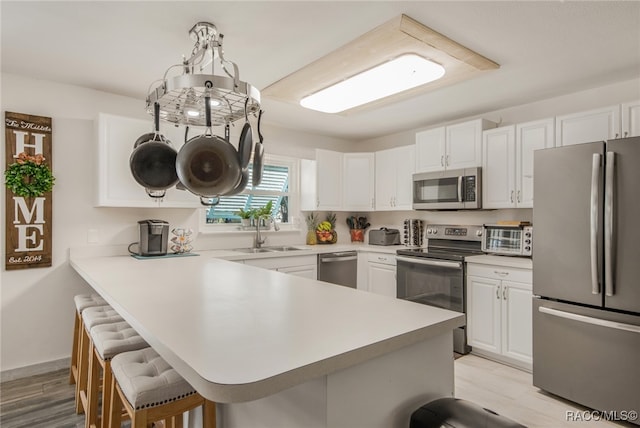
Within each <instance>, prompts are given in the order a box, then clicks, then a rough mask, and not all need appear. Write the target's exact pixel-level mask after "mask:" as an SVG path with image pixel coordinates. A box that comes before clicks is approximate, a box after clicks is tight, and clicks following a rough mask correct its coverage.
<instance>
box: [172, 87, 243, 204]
mask: <svg viewBox="0 0 640 428" xmlns="http://www.w3.org/2000/svg"><path fill="white" fill-rule="evenodd" d="M209 103H210V98H209V97H208V96H207V97H205V114H206V118H205V119H206V125H207V129H206V131H205V133H204V134H203V135H199V136H197V137H193V138H191V139H190V140H189V141H187V142H186V143H185V144H184V145H183V146H182V148H180V151H179V152H178V156H177V158H176V164H175V165H176V172H177V173H178V178H179V179H180V182H181V183H182V184H183V185H184V186H185V187H186V188H187V189H188V190H189V191H190V192H191V193H194V194H196V195H198V196H200V202H201V203H202V204H203V205H212V203H211V202H209V201H208V200H209V199H210V198H217V197H218V196H220V195H226V194H227V193H228V192H230V191H231V190H233V188H234V187H235V186H236V184H237V183H238V180H239V177H240V174H241V172H242V171H241V168H240V162H239V161H238V152H237V151H236V149H235V147H233V145H232V144H231V143H229V142H228V141H226V140H224V139H223V138H220V137H218V136H216V135H213V134H212V132H211V105H210V104H209Z"/></svg>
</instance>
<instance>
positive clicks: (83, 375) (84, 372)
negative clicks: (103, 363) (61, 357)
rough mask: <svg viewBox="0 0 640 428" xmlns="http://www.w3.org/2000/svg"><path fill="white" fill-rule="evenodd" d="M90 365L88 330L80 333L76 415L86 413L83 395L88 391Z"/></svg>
mask: <svg viewBox="0 0 640 428" xmlns="http://www.w3.org/2000/svg"><path fill="white" fill-rule="evenodd" d="M88 363H89V335H88V334H87V330H86V329H84V328H83V329H82V331H81V332H80V352H79V353H78V379H77V380H76V413H77V414H81V413H84V405H83V404H82V398H81V393H83V392H85V391H86V390H87V377H88V375H89V373H88V371H89V370H88V367H87V366H88Z"/></svg>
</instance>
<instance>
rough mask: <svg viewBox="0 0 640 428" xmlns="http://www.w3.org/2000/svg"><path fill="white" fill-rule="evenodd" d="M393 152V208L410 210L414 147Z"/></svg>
mask: <svg viewBox="0 0 640 428" xmlns="http://www.w3.org/2000/svg"><path fill="white" fill-rule="evenodd" d="M394 150H395V170H396V182H395V185H396V190H395V193H396V195H395V199H394V204H393V208H394V209H395V210H403V211H406V210H410V209H412V205H413V172H414V168H415V161H414V159H415V155H416V148H415V146H403V147H398V148H396V149H394Z"/></svg>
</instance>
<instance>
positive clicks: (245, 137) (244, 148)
mask: <svg viewBox="0 0 640 428" xmlns="http://www.w3.org/2000/svg"><path fill="white" fill-rule="evenodd" d="M248 102H249V97H247V98H246V99H245V101H244V126H243V127H242V132H241V133H240V141H239V142H238V159H239V160H240V168H242V169H245V168H246V167H247V166H249V160H250V159H251V152H252V151H253V133H252V131H251V124H250V123H249V116H248V115H247V104H248Z"/></svg>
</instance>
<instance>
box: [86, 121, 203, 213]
mask: <svg viewBox="0 0 640 428" xmlns="http://www.w3.org/2000/svg"><path fill="white" fill-rule="evenodd" d="M152 128H153V120H152V119H151V118H149V120H140V119H131V118H127V117H121V116H114V115H110V114H103V113H100V114H99V116H98V129H97V131H98V150H97V155H98V158H97V189H96V202H95V204H96V206H99V207H148V208H198V207H201V205H200V201H199V199H198V198H197V197H196V196H194V195H192V194H191V193H189V192H187V191H183V190H177V189H176V188H175V187H174V188H171V189H168V190H167V193H166V196H165V197H164V198H162V199H160V200H156V199H152V198H150V197H149V196H147V193H146V192H145V189H144V188H143V187H142V186H140V185H139V184H138V183H137V182H136V181H135V180H134V179H133V176H132V175H131V170H130V168H129V158H130V156H131V152H132V151H133V144H134V143H135V141H136V140H137V139H138V137H140V136H141V135H143V134H146V133H148V132H151V131H152ZM161 132H162V133H163V134H164V136H165V137H167V138H168V139H169V140H170V141H171V142H172V144H173V147H174V148H175V149H176V150H179V149H180V147H181V146H182V142H183V140H184V129H183V128H176V127H174V126H168V127H167V129H166V130H165V129H161Z"/></svg>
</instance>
